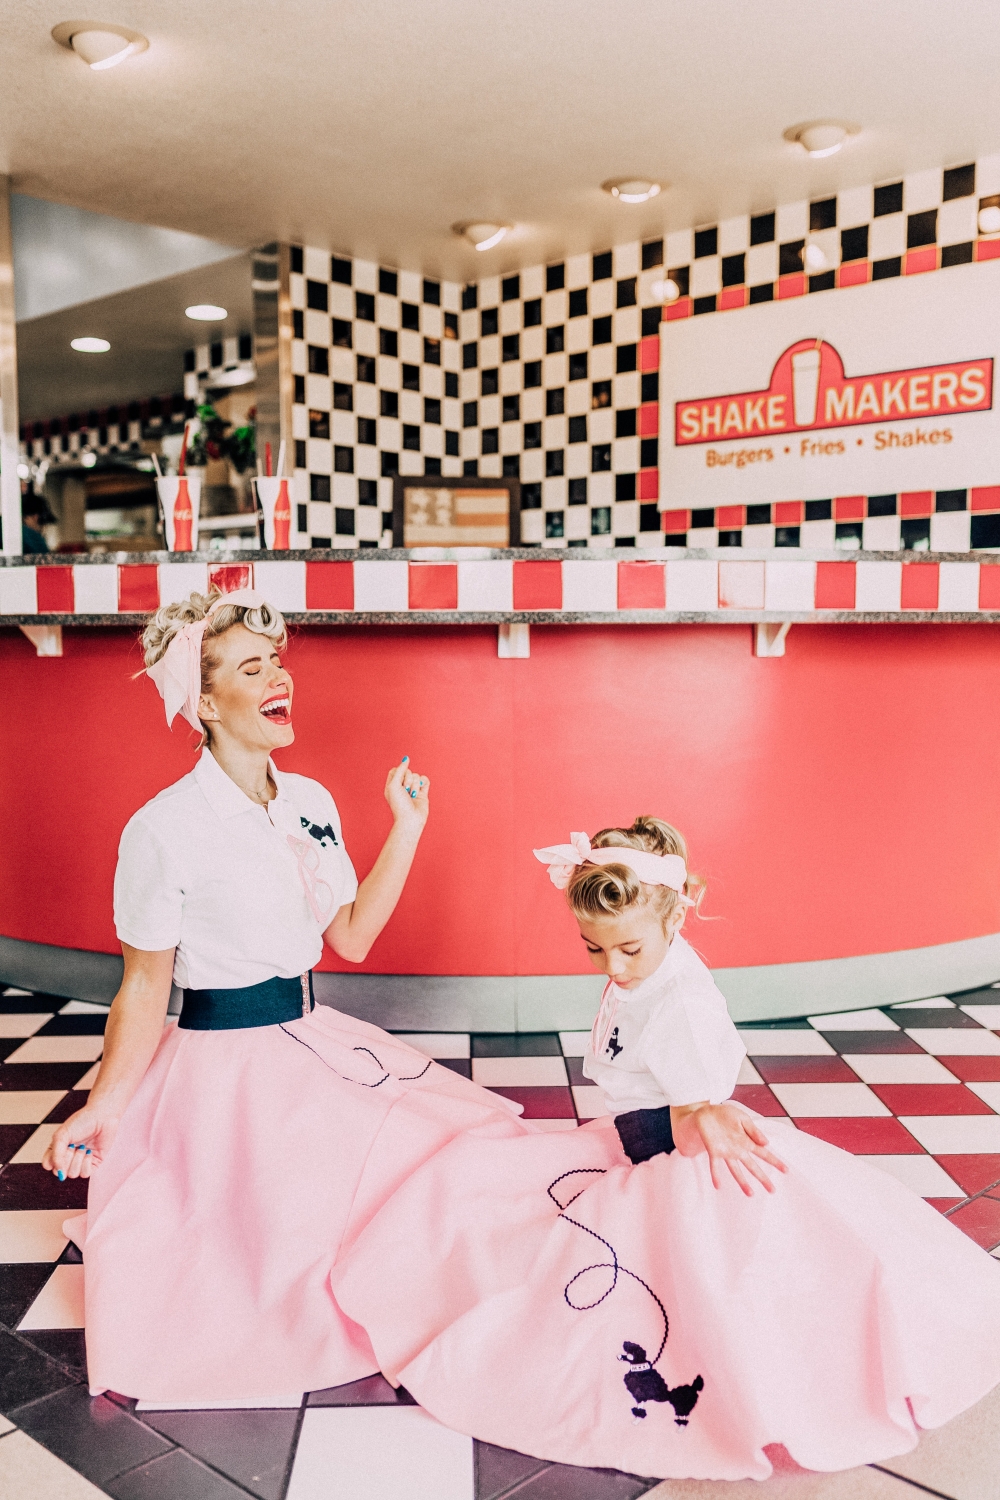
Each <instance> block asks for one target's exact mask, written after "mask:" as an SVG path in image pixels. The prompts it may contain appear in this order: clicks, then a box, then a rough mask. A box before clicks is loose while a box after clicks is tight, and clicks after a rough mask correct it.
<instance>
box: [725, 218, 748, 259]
mask: <svg viewBox="0 0 1000 1500" xmlns="http://www.w3.org/2000/svg"><path fill="white" fill-rule="evenodd" d="M749 244H750V215H749V214H739V215H738V216H737V217H736V218H735V219H720V220H719V254H720V255H738V254H739V253H740V251H741V250H746V249H747V247H748V246H749Z"/></svg>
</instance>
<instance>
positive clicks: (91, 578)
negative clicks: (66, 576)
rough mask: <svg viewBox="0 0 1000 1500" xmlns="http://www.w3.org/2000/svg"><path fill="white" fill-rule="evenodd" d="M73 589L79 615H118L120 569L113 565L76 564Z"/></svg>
mask: <svg viewBox="0 0 1000 1500" xmlns="http://www.w3.org/2000/svg"><path fill="white" fill-rule="evenodd" d="M73 588H74V589H75V591H76V612H77V614H78V615H114V614H117V613H118V569H117V568H116V567H115V565H114V564H113V563H94V564H93V565H92V566H90V567H87V566H85V565H84V564H83V563H77V564H75V565H74V568H73Z"/></svg>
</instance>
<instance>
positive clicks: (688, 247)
mask: <svg viewBox="0 0 1000 1500" xmlns="http://www.w3.org/2000/svg"><path fill="white" fill-rule="evenodd" d="M693 259H694V230H693V229H675V230H674V232H673V234H668V235H667V237H666V239H665V240H664V242H663V260H664V263H665V265H666V266H667V268H668V269H669V268H671V267H674V266H686V265H687V264H688V262H689V261H691V260H693Z"/></svg>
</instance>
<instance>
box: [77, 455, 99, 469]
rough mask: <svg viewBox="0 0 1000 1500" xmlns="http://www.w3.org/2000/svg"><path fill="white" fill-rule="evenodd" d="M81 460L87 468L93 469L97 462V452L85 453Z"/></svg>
mask: <svg viewBox="0 0 1000 1500" xmlns="http://www.w3.org/2000/svg"><path fill="white" fill-rule="evenodd" d="M80 462H81V463H82V464H83V467H84V468H85V469H92V468H93V467H94V465H95V464H96V462H97V454H96V453H84V454H83V456H82V458H81V459H80Z"/></svg>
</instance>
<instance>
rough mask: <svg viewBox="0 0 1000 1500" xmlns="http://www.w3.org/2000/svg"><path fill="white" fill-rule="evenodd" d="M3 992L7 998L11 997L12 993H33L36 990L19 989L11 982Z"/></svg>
mask: <svg viewBox="0 0 1000 1500" xmlns="http://www.w3.org/2000/svg"><path fill="white" fill-rule="evenodd" d="M3 993H4V996H5V998H9V997H10V996H11V995H33V994H34V993H35V992H34V990H18V989H15V988H14V986H13V985H12V984H9V985H7V987H6V989H5V990H4V992H3Z"/></svg>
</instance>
